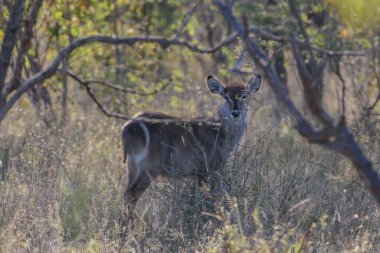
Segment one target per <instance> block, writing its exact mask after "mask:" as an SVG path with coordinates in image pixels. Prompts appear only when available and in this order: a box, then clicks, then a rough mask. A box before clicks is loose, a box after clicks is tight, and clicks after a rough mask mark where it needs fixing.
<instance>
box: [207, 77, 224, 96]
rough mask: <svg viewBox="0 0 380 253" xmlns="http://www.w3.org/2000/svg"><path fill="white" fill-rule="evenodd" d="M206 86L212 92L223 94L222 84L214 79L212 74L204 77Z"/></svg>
mask: <svg viewBox="0 0 380 253" xmlns="http://www.w3.org/2000/svg"><path fill="white" fill-rule="evenodd" d="M206 83H207V87H208V89H209V90H210V91H211V93H214V94H220V95H224V87H223V85H222V84H221V83H220V82H219V81H218V80H216V79H215V78H214V77H213V76H208V77H207V79H206Z"/></svg>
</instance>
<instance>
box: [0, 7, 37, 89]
mask: <svg viewBox="0 0 380 253" xmlns="http://www.w3.org/2000/svg"><path fill="white" fill-rule="evenodd" d="M41 6H42V0H37V1H35V2H34V3H33V5H32V7H31V10H30V14H29V17H28V18H27V20H26V21H25V25H24V29H23V33H22V35H21V42H20V47H19V50H18V55H17V57H16V61H15V68H14V71H13V77H12V80H11V81H10V83H9V84H8V85H6V86H5V87H4V90H3V91H2V94H3V95H4V96H7V95H8V94H9V93H10V92H12V91H13V90H15V89H16V88H17V87H18V86H19V85H20V84H21V77H22V75H21V74H22V73H21V72H22V68H23V66H24V63H25V56H26V53H27V52H28V51H29V49H30V47H31V41H32V38H33V27H34V26H35V24H36V22H37V16H38V12H39V10H40V8H41Z"/></svg>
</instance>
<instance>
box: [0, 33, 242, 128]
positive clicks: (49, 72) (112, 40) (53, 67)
mask: <svg viewBox="0 0 380 253" xmlns="http://www.w3.org/2000/svg"><path fill="white" fill-rule="evenodd" d="M236 38H237V33H233V34H231V35H230V36H229V37H227V38H226V39H225V40H223V41H222V42H220V43H219V44H218V45H217V46H215V47H213V48H208V49H202V48H199V47H197V46H194V45H192V44H190V43H189V42H187V41H182V40H178V39H165V38H160V37H125V38H116V37H110V36H101V35H94V36H87V37H82V38H79V39H77V40H74V41H73V42H71V43H70V44H69V45H68V46H67V47H65V48H63V49H62V50H61V51H60V52H59V54H58V55H57V57H56V58H55V60H54V61H53V62H52V63H51V64H50V65H49V67H47V68H46V69H45V70H43V71H41V72H39V73H37V74H36V75H34V76H33V77H31V78H29V79H28V80H26V81H25V82H24V83H23V84H22V85H20V87H19V88H18V89H17V90H16V91H15V93H14V94H13V96H12V97H11V98H10V99H9V101H7V102H6V103H5V104H4V105H3V106H2V107H0V122H1V121H2V120H3V119H4V117H5V115H6V114H7V113H8V111H9V110H10V109H11V108H12V106H13V105H14V104H15V103H16V101H17V100H18V99H20V97H21V96H22V95H23V94H24V93H25V92H26V91H27V90H28V89H30V88H31V87H33V86H34V85H35V84H37V83H40V82H43V81H44V80H45V79H47V78H49V77H51V76H53V75H54V74H55V73H56V71H57V69H58V67H59V65H60V64H61V62H62V61H63V59H65V58H66V57H68V56H69V55H70V54H71V53H72V52H73V51H74V50H75V49H77V48H79V47H82V46H84V45H87V44H91V43H95V42H98V43H104V44H111V45H115V44H126V45H129V46H132V45H134V44H136V43H155V44H159V45H161V46H162V47H164V48H166V47H170V46H180V47H185V48H187V49H189V50H191V51H193V52H197V53H204V54H210V53H214V52H216V51H218V50H220V49H221V48H222V47H224V46H226V45H229V44H231V43H232V42H234V41H235V40H236Z"/></svg>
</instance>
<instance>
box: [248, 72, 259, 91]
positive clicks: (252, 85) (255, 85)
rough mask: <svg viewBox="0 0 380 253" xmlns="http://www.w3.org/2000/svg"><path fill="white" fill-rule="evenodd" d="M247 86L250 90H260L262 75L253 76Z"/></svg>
mask: <svg viewBox="0 0 380 253" xmlns="http://www.w3.org/2000/svg"><path fill="white" fill-rule="evenodd" d="M247 87H248V89H249V91H250V92H253V93H256V92H258V91H259V90H260V87H261V76H260V75H257V76H255V77H252V78H251V79H250V80H249V81H248V82H247Z"/></svg>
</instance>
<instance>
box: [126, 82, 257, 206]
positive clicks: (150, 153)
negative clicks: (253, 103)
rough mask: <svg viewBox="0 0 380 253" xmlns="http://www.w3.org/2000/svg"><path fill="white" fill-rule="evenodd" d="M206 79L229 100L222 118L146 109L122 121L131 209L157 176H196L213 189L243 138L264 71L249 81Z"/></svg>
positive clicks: (217, 92) (222, 110) (200, 181)
mask: <svg viewBox="0 0 380 253" xmlns="http://www.w3.org/2000/svg"><path fill="white" fill-rule="evenodd" d="M206 84H207V86H208V88H209V90H210V91H211V93H213V94H218V95H220V96H222V97H223V98H224V100H225V103H224V104H223V105H222V107H221V108H220V110H219V118H218V119H217V120H211V119H208V120H206V121H205V120H202V119H199V118H198V119H192V120H184V119H181V118H177V117H173V116H170V115H166V114H162V113H154V112H143V113H139V114H137V115H135V116H134V117H133V118H132V119H131V120H129V121H128V122H127V123H126V124H125V125H124V126H123V127H122V145H123V152H124V163H126V162H127V168H128V183H127V188H126V190H125V193H124V201H125V205H126V208H128V209H129V210H130V209H133V208H134V206H135V204H136V202H137V201H138V199H139V197H140V196H141V195H142V193H143V192H144V191H145V190H146V189H147V188H148V187H149V185H150V184H151V182H152V181H153V180H154V179H155V178H157V177H158V176H164V177H172V178H175V179H179V178H183V177H187V176H196V177H197V179H198V183H199V184H200V186H202V188H204V190H205V191H209V189H208V188H207V186H208V183H209V177H210V175H212V173H217V172H218V171H219V170H221V169H222V168H223V167H224V166H225V164H226V161H227V159H228V157H229V155H230V153H231V151H232V150H233V149H234V148H235V147H237V145H238V144H239V141H240V139H241V136H242V134H243V132H244V130H245V128H246V121H247V111H248V102H249V100H250V97H251V95H252V94H254V93H256V92H257V91H258V90H259V88H260V86H261V77H260V75H258V76H256V77H253V78H251V79H250V80H249V81H248V82H247V84H246V85H243V84H241V83H228V84H226V85H225V86H223V85H222V84H221V83H220V82H219V81H218V80H217V79H216V78H214V77H213V76H208V77H207V79H206Z"/></svg>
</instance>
